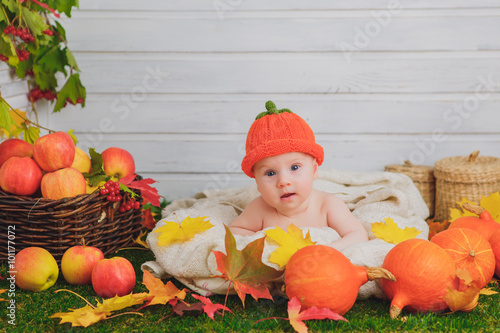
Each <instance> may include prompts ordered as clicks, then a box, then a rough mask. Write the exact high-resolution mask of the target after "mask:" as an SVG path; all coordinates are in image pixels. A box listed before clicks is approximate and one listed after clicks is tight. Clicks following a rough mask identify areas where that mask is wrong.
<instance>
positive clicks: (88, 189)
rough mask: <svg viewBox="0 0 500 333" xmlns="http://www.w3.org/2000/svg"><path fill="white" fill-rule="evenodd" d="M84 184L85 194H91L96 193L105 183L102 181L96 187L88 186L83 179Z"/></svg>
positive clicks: (86, 180) (86, 181)
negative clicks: (85, 187) (85, 186)
mask: <svg viewBox="0 0 500 333" xmlns="http://www.w3.org/2000/svg"><path fill="white" fill-rule="evenodd" d="M85 183H86V185H87V194H91V193H94V192H95V191H97V190H98V189H99V188H102V187H103V186H104V184H106V181H104V180H102V181H100V182H99V184H97V185H96V186H90V184H89V181H88V179H85Z"/></svg>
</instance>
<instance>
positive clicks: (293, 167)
mask: <svg viewBox="0 0 500 333" xmlns="http://www.w3.org/2000/svg"><path fill="white" fill-rule="evenodd" d="M299 168H300V166H299V165H297V164H294V165H292V167H291V168H290V170H292V171H297V170H299Z"/></svg>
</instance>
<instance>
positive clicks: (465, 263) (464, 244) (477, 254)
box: [431, 228, 495, 288]
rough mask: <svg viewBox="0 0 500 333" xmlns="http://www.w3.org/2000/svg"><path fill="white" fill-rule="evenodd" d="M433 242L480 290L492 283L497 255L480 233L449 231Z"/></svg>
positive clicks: (432, 239) (463, 230) (439, 235)
mask: <svg viewBox="0 0 500 333" xmlns="http://www.w3.org/2000/svg"><path fill="white" fill-rule="evenodd" d="M431 242H433V243H435V244H437V245H439V246H440V247H442V248H443V249H444V250H445V251H446V252H448V254H449V255H450V257H451V258H452V259H453V260H454V261H455V262H456V263H457V267H458V268H460V269H465V270H467V271H468V272H469V274H470V275H471V278H472V280H476V281H478V282H479V284H480V288H483V287H484V286H486V285H487V284H488V283H489V282H490V280H491V278H492V277H493V274H494V273H495V255H494V254H493V250H492V249H491V245H490V243H489V242H488V241H487V240H486V238H484V237H483V236H482V235H481V234H480V233H478V232H476V231H474V230H472V229H467V228H454V229H447V230H444V231H441V232H439V233H437V234H436V235H435V236H434V237H432V238H431Z"/></svg>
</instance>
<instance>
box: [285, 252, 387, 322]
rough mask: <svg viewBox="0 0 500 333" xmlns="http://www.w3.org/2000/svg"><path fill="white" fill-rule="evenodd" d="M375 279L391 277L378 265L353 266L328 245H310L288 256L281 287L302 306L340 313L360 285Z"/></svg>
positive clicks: (344, 309)
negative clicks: (283, 281) (283, 286)
mask: <svg viewBox="0 0 500 333" xmlns="http://www.w3.org/2000/svg"><path fill="white" fill-rule="evenodd" d="M378 278H386V279H394V276H393V275H392V274H391V273H390V272H388V271H387V270H384V269H382V268H380V267H362V266H355V265H353V264H352V263H351V261H350V260H349V259H348V258H347V257H346V256H345V255H343V254H342V253H341V252H339V251H337V250H335V249H334V248H331V247H329V246H326V245H310V246H306V247H303V248H301V249H299V250H298V251H297V252H295V253H294V254H293V255H292V256H291V257H290V260H289V261H288V264H287V265H286V269H285V288H286V294H287V296H288V298H289V299H292V298H293V297H297V298H298V300H299V301H300V304H301V305H302V306H303V307H305V308H308V307H311V306H316V307H318V308H329V309H330V310H332V311H334V312H336V313H338V314H340V315H343V314H344V313H346V312H347V311H349V309H350V308H351V307H352V306H353V304H354V302H355V301H356V298H357V296H358V292H359V288H360V287H361V285H363V284H364V283H366V282H367V281H369V280H374V279H378Z"/></svg>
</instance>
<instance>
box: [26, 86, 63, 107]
mask: <svg viewBox="0 0 500 333" xmlns="http://www.w3.org/2000/svg"><path fill="white" fill-rule="evenodd" d="M56 97H57V94H56V93H55V92H54V91H52V90H41V89H40V88H38V87H36V88H33V89H31V90H30V93H29V95H28V99H29V100H30V101H31V102H32V103H34V102H36V101H38V100H39V99H42V98H45V99H46V100H49V101H53V100H54V99H56Z"/></svg>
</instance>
